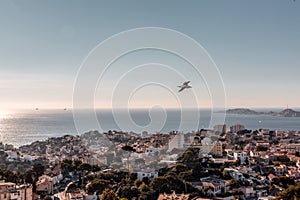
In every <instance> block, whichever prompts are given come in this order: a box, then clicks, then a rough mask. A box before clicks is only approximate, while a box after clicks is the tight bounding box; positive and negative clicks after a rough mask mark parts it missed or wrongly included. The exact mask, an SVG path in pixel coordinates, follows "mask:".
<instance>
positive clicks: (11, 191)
mask: <svg viewBox="0 0 300 200" xmlns="http://www.w3.org/2000/svg"><path fill="white" fill-rule="evenodd" d="M32 199H33V194H32V186H31V185H16V184H15V183H10V182H7V183H5V182H0V200H32Z"/></svg>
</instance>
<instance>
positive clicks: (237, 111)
mask: <svg viewBox="0 0 300 200" xmlns="http://www.w3.org/2000/svg"><path fill="white" fill-rule="evenodd" d="M226 114H237V115H272V116H280V117H300V112H298V111H295V110H293V109H290V108H287V109H284V110H282V111H280V112H274V111H269V112H257V111H255V110H251V109H248V108H234V109H228V110H226Z"/></svg>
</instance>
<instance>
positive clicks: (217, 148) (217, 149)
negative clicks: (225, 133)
mask: <svg viewBox="0 0 300 200" xmlns="http://www.w3.org/2000/svg"><path fill="white" fill-rule="evenodd" d="M213 145H214V146H213V149H212V154H213V155H214V156H222V155H223V147H222V142H220V141H215V142H214V143H213Z"/></svg>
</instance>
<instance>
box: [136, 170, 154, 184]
mask: <svg viewBox="0 0 300 200" xmlns="http://www.w3.org/2000/svg"><path fill="white" fill-rule="evenodd" d="M137 177H138V179H139V181H142V180H143V178H144V177H148V179H149V180H151V179H153V178H157V177H158V172H157V171H156V170H154V169H143V170H141V171H139V172H137Z"/></svg>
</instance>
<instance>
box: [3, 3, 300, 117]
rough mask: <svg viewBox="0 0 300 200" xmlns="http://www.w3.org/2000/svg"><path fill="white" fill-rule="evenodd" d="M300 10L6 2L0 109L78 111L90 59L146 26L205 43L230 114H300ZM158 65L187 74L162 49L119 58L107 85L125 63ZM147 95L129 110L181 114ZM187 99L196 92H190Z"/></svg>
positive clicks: (168, 101) (158, 92)
mask: <svg viewBox="0 0 300 200" xmlns="http://www.w3.org/2000/svg"><path fill="white" fill-rule="evenodd" d="M299 9H300V4H299V2H298V1H280V0H278V1H251V2H250V1H249V2H238V1H226V2H217V1H200V2H197V1H191V2H190V3H189V4H187V3H183V2H180V1H164V2H159V1H157V2H154V3H153V2H139V1H132V2H130V4H129V3H126V2H118V1H112V2H98V1H90V2H89V3H84V2H80V1H76V2H72V4H70V3H69V2H67V1H64V2H61V1H49V2H43V3H42V2H39V1H26V2H23V1H1V2H0V22H1V24H2V31H1V32H0V43H1V45H0V52H1V53H0V88H1V89H0V95H1V99H0V111H2V110H16V109H35V108H36V107H38V108H41V109H53V108H57V109H60V108H65V107H66V108H71V107H72V93H73V84H74V82H75V79H76V74H77V72H78V70H79V67H80V65H81V64H82V62H83V60H84V59H85V58H86V56H87V55H88V54H89V52H90V51H91V50H92V49H93V48H94V47H95V46H97V45H98V44H99V43H100V42H102V41H103V40H105V39H107V38H109V37H110V36H112V35H114V34H117V33H119V32H122V31H126V30H129V29H133V28H141V27H163V28H167V29H173V30H176V31H179V32H181V33H183V34H186V35H187V36H189V37H191V38H193V39H194V40H196V41H197V42H198V43H199V44H201V45H202V46H203V47H204V48H205V49H206V51H207V52H208V53H209V55H210V56H211V58H212V59H213V61H214V62H215V63H216V65H217V67H218V69H219V71H220V74H221V77H222V79H223V82H224V86H225V91H226V106H227V107H230V108H232V107H247V108H255V107H264V108H268V107H270V108H272V107H277V108H278V107H282V108H285V107H286V105H287V104H288V105H289V107H291V108H297V107H300V104H299V100H300V95H299V94H297V92H296V91H297V90H298V87H299V84H300V80H299V78H298V75H299V74H300V67H299V64H300V61H299V52H300V40H299V37H298V36H299V35H300V27H299V26H298V23H299V20H300V12H299ZM152 60H159V61H163V62H165V61H168V64H169V65H170V66H173V67H174V68H176V67H177V68H178V67H179V68H180V67H181V68H182V67H185V64H184V63H183V62H182V61H180V60H178V58H175V57H172V56H170V55H167V54H165V53H163V52H154V51H143V52H137V53H136V54H133V55H129V57H128V58H124V59H120V60H119V62H118V63H116V64H115V66H114V69H112V73H111V74H110V75H109V76H108V77H107V78H108V79H107V80H109V79H114V78H116V76H117V75H116V74H118V73H119V70H118V69H120V67H122V66H130V65H136V64H141V63H149V62H151V61H152ZM143 76H146V75H145V74H143V72H136V74H135V76H133V77H128V80H129V81H128V82H127V83H128V84H124V85H122V86H120V90H122V91H123V90H124V91H126V89H128V88H127V87H132V85H134V81H132V80H133V79H135V78H134V77H137V78H140V77H143ZM160 76H161V75H159V74H158V77H159V78H163V77H160ZM191 79H192V81H191V85H192V86H193V87H196V88H198V90H199V91H203V93H201V94H196V95H197V98H199V99H200V100H201V101H200V103H198V104H197V105H198V107H204V108H209V107H211V106H212V105H211V100H210V96H209V91H207V90H206V88H205V84H204V83H203V80H198V79H197V77H193V76H191ZM108 83H109V82H108ZM181 83H182V80H181V79H176V80H171V81H169V82H168V84H169V85H170V86H172V87H171V88H170V90H172V91H177V89H178V88H177V85H180V84H181ZM112 89H113V88H109V87H108V88H107V90H112ZM141 91H143V92H140V93H137V94H136V95H135V96H134V97H133V100H132V101H131V102H129V101H128V102H129V104H128V105H129V106H130V107H132V108H148V107H153V106H155V105H158V106H162V107H166V108H176V107H177V108H179V107H180V106H179V105H178V104H177V102H176V99H174V98H173V97H172V95H171V93H165V92H164V90H163V88H158V87H148V88H144V90H141ZM121 94H122V93H120V95H121ZM153 94H154V95H153ZM181 95H182V94H181ZM183 95H186V96H187V97H189V95H191V94H190V93H189V91H184V93H183ZM96 97H98V96H97V95H96ZM110 104H111V102H110V101H109V100H107V99H101V98H100V97H99V98H98V99H97V98H96V103H95V106H96V107H99V108H109V107H110ZM187 104H189V102H188V103H187ZM190 105H196V104H190ZM187 107H188V106H187ZM191 107H193V106H191Z"/></svg>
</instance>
